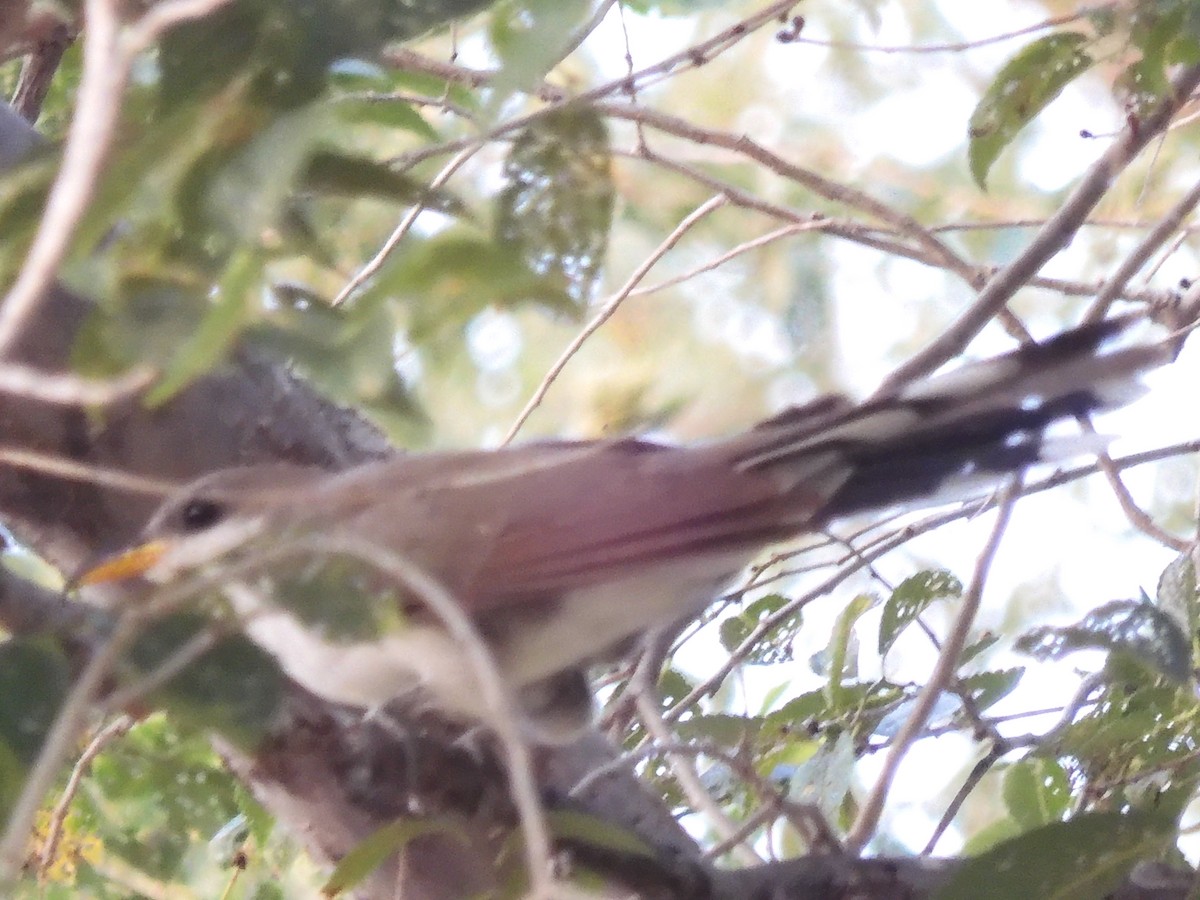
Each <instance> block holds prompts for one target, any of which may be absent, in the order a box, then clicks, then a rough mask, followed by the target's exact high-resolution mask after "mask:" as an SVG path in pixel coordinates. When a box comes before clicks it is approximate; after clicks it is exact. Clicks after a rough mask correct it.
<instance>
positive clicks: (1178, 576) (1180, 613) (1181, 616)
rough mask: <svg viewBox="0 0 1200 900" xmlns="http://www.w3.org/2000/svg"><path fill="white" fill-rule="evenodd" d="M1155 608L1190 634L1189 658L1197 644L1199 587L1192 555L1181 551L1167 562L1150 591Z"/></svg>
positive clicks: (1194, 654) (1199, 603)
mask: <svg viewBox="0 0 1200 900" xmlns="http://www.w3.org/2000/svg"><path fill="white" fill-rule="evenodd" d="M1154 595H1155V599H1156V600H1157V601H1158V605H1159V607H1160V608H1161V609H1162V611H1163V612H1165V613H1166V614H1167V615H1169V616H1171V617H1172V618H1174V619H1175V621H1176V622H1177V623H1179V625H1180V626H1181V627H1183V628H1184V630H1185V631H1186V632H1187V633H1188V634H1189V635H1191V638H1192V640H1191V644H1192V656H1193V658H1196V656H1197V643H1198V642H1200V587H1198V586H1197V584H1196V567H1195V564H1194V562H1193V560H1192V554H1191V553H1190V552H1188V551H1185V552H1183V553H1181V554H1179V556H1177V557H1175V559H1173V560H1172V561H1171V562H1169V563H1167V567H1166V568H1165V569H1163V570H1162V574H1161V575H1159V576H1158V586H1157V588H1156V589H1155V592H1154Z"/></svg>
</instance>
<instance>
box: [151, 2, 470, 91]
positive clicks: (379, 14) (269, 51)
mask: <svg viewBox="0 0 1200 900" xmlns="http://www.w3.org/2000/svg"><path fill="white" fill-rule="evenodd" d="M489 2H491V0H438V2H420V3H396V2H394V0H306V2H303V3H278V2H274V0H232V2H230V3H227V4H225V5H224V6H221V7H220V8H218V9H217V10H216V11H215V12H212V13H210V14H209V15H207V16H204V17H203V18H200V19H196V20H192V21H189V22H185V23H184V24H182V25H180V26H178V27H176V28H174V29H172V30H171V31H169V32H168V33H167V35H166V36H165V37H164V39H163V41H162V45H161V48H160V51H159V55H158V60H159V65H160V67H161V69H162V86H161V94H162V102H163V105H164V106H167V107H170V106H174V105H176V104H178V103H179V102H180V101H182V100H187V99H190V98H194V97H197V96H205V95H209V94H212V93H214V92H216V91H217V90H219V89H220V88H221V87H222V86H223V85H226V84H229V83H231V82H233V81H238V80H245V81H247V82H250V83H252V84H253V85H254V89H255V93H256V94H257V95H258V96H259V98H260V99H261V100H263V101H265V102H267V103H269V104H270V105H272V106H278V107H287V106H295V105H298V104H300V103H303V102H304V101H306V100H309V99H312V97H314V96H315V95H316V94H317V93H318V92H319V91H320V89H321V88H322V86H323V85H324V83H325V79H326V76H327V74H328V72H329V69H330V66H331V65H332V64H333V63H334V62H336V61H337V60H341V59H346V58H352V57H360V58H361V57H371V56H373V55H374V54H375V53H376V51H378V50H379V49H380V48H381V47H382V46H383V45H384V44H386V43H388V42H391V41H402V40H406V39H408V38H413V37H416V36H417V35H419V34H422V33H423V32H425V31H427V30H428V29H430V28H433V27H435V26H437V25H441V24H443V23H446V22H449V21H451V20H453V19H455V18H458V17H460V16H464V15H468V14H470V13H473V12H476V11H478V10H480V9H482V8H483V7H485V6H486V5H488V3H489Z"/></svg>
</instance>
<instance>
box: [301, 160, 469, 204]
mask: <svg viewBox="0 0 1200 900" xmlns="http://www.w3.org/2000/svg"><path fill="white" fill-rule="evenodd" d="M301 185H302V187H304V188H305V189H306V190H309V191H312V192H314V193H317V194H323V195H326V196H338V197H350V198H359V197H374V198H376V199H379V200H390V201H393V202H395V203H412V204H415V203H419V204H421V206H423V207H425V208H426V209H430V210H433V211H434V212H440V213H445V214H447V215H456V216H461V215H465V214H466V207H465V206H464V205H463V203H462V201H461V200H459V199H458V198H457V197H455V196H454V195H453V194H451V193H450V192H449V191H445V190H441V189H435V188H430V187H428V186H427V185H425V184H423V183H421V182H420V181H417V180H416V179H415V178H410V177H409V176H407V175H403V174H401V173H399V172H393V171H392V170H391V169H390V168H389V167H388V166H387V165H386V164H384V163H378V162H375V161H374V160H371V159H366V158H365V157H361V156H350V155H347V154H343V153H337V152H334V151H331V150H323V151H321V152H319V153H314V154H313V155H312V158H311V159H309V161H308V166H307V167H306V168H305V170H304V173H303V175H302V176H301Z"/></svg>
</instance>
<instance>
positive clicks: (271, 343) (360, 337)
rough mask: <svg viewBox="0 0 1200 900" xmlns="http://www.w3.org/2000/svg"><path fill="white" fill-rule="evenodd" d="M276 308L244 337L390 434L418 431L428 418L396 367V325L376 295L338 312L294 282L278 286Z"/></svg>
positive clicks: (358, 300) (390, 311)
mask: <svg viewBox="0 0 1200 900" xmlns="http://www.w3.org/2000/svg"><path fill="white" fill-rule="evenodd" d="M275 299H276V301H277V304H276V308H275V309H274V310H272V311H271V312H270V313H269V314H268V315H266V316H265V317H264V318H263V320H262V321H261V322H259V323H256V324H255V325H254V326H252V327H251V328H250V329H249V331H248V333H247V338H248V340H250V341H253V342H254V343H255V344H256V345H258V346H261V347H266V348H268V349H269V350H270V351H271V352H273V353H274V354H275V355H276V356H279V357H283V358H286V359H288V360H290V361H291V363H292V364H293V365H294V366H295V367H296V368H297V369H298V370H300V371H301V372H302V373H303V374H304V375H305V376H306V377H307V378H308V379H309V380H311V381H312V382H313V383H314V384H315V385H316V386H317V388H318V389H319V390H321V391H322V392H323V393H324V394H326V395H327V396H329V397H331V398H332V399H334V400H336V401H338V402H339V403H345V404H349V405H353V406H355V407H357V408H358V409H360V410H361V411H363V412H365V413H367V414H368V415H370V416H371V417H372V418H373V419H375V421H376V422H378V423H379V424H381V425H382V426H383V427H385V428H387V429H388V430H389V431H390V432H393V433H395V432H399V431H408V432H413V431H416V432H420V431H421V430H422V429H423V428H424V426H426V425H427V424H428V418H427V417H426V415H425V412H424V410H423V409H422V408H421V405H420V403H419V402H418V400H417V399H416V398H415V397H414V396H413V395H412V394H411V393H410V392H409V389H408V386H407V385H406V384H405V382H404V379H403V378H402V377H401V375H400V373H399V372H398V371H397V369H396V353H395V335H396V323H395V320H394V314H393V311H392V309H391V308H390V307H389V306H388V305H386V304H384V303H383V302H381V299H382V298H380V297H379V296H378V295H375V296H373V297H371V298H370V299H367V298H365V297H359V298H358V299H357V300H356V302H354V303H351V304H347V305H346V306H343V307H341V308H339V309H330V308H329V307H328V306H327V305H326V304H325V301H324V300H323V299H321V298H313V297H309V296H308V295H306V294H305V293H304V292H303V290H301V289H300V288H298V287H297V286H295V285H290V286H286V287H282V286H279V285H277V286H276V289H275Z"/></svg>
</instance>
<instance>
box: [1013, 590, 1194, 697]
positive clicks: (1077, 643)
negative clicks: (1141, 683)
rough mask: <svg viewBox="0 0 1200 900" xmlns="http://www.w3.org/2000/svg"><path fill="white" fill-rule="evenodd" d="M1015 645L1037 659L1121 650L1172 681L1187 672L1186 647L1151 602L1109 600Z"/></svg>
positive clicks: (1035, 630) (1188, 654)
mask: <svg viewBox="0 0 1200 900" xmlns="http://www.w3.org/2000/svg"><path fill="white" fill-rule="evenodd" d="M1016 649H1017V650H1020V651H1021V652H1022V653H1028V654H1029V655H1030V656H1033V657H1035V658H1037V659H1041V660H1048V659H1061V658H1062V657H1063V656H1066V655H1067V654H1068V653H1073V652H1074V651H1076V650H1092V649H1100V650H1108V651H1110V652H1111V651H1121V652H1124V653H1127V654H1129V655H1130V656H1132V657H1133V658H1134V659H1137V660H1138V661H1139V662H1141V663H1143V664H1144V665H1146V666H1148V667H1150V668H1151V669H1153V670H1154V671H1156V672H1161V673H1162V674H1163V675H1166V676H1167V677H1168V678H1170V679H1172V680H1174V681H1176V682H1184V681H1186V680H1187V678H1188V676H1189V674H1190V672H1191V646H1190V642H1189V641H1188V639H1187V636H1186V635H1185V634H1184V633H1183V630H1182V629H1181V628H1180V627H1179V625H1178V624H1177V623H1176V622H1175V620H1174V619H1173V618H1171V616H1169V615H1167V614H1166V613H1165V612H1163V611H1162V610H1161V609H1159V608H1158V607H1156V606H1154V605H1153V604H1152V603H1145V602H1143V601H1140V600H1113V601H1112V602H1110V603H1105V604H1104V605H1103V606H1099V607H1097V608H1096V609H1094V610H1092V611H1091V612H1090V613H1088V614H1087V615H1086V616H1084V617H1083V618H1082V619H1080V620H1079V621H1078V622H1077V623H1075V624H1074V625H1065V626H1050V625H1047V626H1042V627H1039V628H1033V629H1031V630H1029V631H1027V632H1025V633H1024V634H1023V635H1021V636H1020V637H1019V638H1018V639H1017V642H1016Z"/></svg>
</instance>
